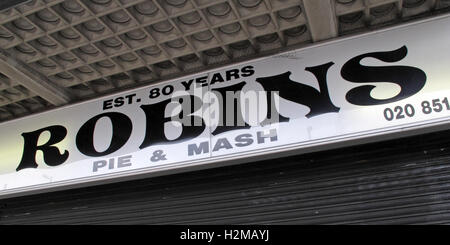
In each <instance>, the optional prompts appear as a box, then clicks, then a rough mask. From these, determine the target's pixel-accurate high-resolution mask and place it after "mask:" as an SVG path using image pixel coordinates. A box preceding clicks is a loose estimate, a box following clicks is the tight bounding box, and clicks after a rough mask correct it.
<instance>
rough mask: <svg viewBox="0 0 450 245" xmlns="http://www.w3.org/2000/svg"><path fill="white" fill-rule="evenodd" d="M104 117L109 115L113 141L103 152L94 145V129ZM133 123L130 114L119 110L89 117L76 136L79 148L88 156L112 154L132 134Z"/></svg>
mask: <svg viewBox="0 0 450 245" xmlns="http://www.w3.org/2000/svg"><path fill="white" fill-rule="evenodd" d="M102 117H108V118H109V119H110V120H111V124H112V138H111V143H110V145H109V147H108V149H106V150H105V151H103V152H98V151H97V150H96V149H95V147H94V131H95V125H96V124H97V121H98V120H99V119H100V118H102ZM132 130H133V124H132V122H131V120H130V118H129V117H128V116H126V115H125V114H122V113H119V112H108V113H103V114H100V115H97V116H95V117H93V118H91V119H89V120H88V121H87V122H86V123H85V124H83V126H81V128H80V130H79V131H78V133H77V136H76V145H77V148H78V150H79V151H80V152H81V153H83V154H84V155H86V156H91V157H100V156H105V155H108V154H111V153H113V152H115V151H117V150H118V149H120V148H121V147H122V146H123V145H125V143H126V142H127V141H128V139H129V138H130V136H131V131H132Z"/></svg>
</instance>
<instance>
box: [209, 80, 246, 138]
mask: <svg viewBox="0 0 450 245" xmlns="http://www.w3.org/2000/svg"><path fill="white" fill-rule="evenodd" d="M244 86H245V82H241V83H238V84H235V85H232V86H228V87H224V88H217V89H212V90H211V91H212V92H214V93H219V94H220V95H219V97H221V98H223V99H222V101H219V103H222V104H221V105H219V110H220V111H219V125H218V126H217V127H216V129H214V131H213V132H212V134H213V135H218V134H221V133H223V132H227V131H230V130H235V129H246V128H250V125H248V124H247V123H246V122H245V121H244V119H243V117H242V110H241V96H236V97H234V98H233V101H227V100H229V99H231V98H230V96H227V92H228V93H230V92H231V93H238V92H240V91H241V90H242V88H243V87H244ZM228 104H233V106H234V108H228V109H227V105H228ZM230 112H231V113H233V114H230ZM230 117H233V120H230ZM230 124H231V125H230Z"/></svg>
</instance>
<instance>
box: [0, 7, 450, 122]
mask: <svg viewBox="0 0 450 245" xmlns="http://www.w3.org/2000/svg"><path fill="white" fill-rule="evenodd" d="M449 6H450V0H215V1H213V0H31V1H28V2H27V3H24V4H21V5H18V6H16V7H14V8H10V9H7V10H3V11H2V12H0V122H1V121H5V120H10V119H13V118H17V117H21V116H23V115H27V114H31V113H34V112H38V111H42V110H45V109H48V108H52V107H54V106H60V105H64V104H69V103H73V102H76V101H80V100H85V99H88V98H93V97H96V96H98V95H100V94H102V95H103V94H107V93H113V92H115V91H119V90H123V89H126V88H131V87H136V86H141V85H145V84H149V83H154V82H157V81H159V80H163V79H166V78H169V77H175V76H180V75H185V74H187V73H190V72H195V71H200V70H205V69H208V68H209V67H211V66H212V65H220V64H224V63H230V62H233V61H235V60H236V59H245V58H250V57H254V56H255V55H259V54H263V53H270V52H275V51H279V50H285V49H289V48H292V47H301V46H302V45H306V44H309V43H311V42H316V41H321V40H325V39H330V38H335V37H337V36H341V35H345V34H347V33H354V32H358V31H365V30H367V29H375V28H377V27H379V26H385V25H391V24H395V23H398V22H402V21H405V20H407V19H409V18H414V17H422V16H427V15H432V14H435V13H438V12H445V11H447V9H448V7H449ZM324 26H325V28H324Z"/></svg>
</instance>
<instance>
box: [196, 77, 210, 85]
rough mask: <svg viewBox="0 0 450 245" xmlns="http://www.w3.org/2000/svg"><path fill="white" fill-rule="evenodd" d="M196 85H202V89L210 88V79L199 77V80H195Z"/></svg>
mask: <svg viewBox="0 0 450 245" xmlns="http://www.w3.org/2000/svg"><path fill="white" fill-rule="evenodd" d="M195 83H197V84H200V86H201V87H206V86H208V77H207V76H204V77H198V78H197V79H195Z"/></svg>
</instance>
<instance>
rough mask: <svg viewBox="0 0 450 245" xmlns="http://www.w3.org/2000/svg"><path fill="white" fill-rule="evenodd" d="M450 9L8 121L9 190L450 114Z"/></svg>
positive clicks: (2, 164)
mask: <svg viewBox="0 0 450 245" xmlns="http://www.w3.org/2000/svg"><path fill="white" fill-rule="evenodd" d="M449 33H450V18H449V17H440V18H435V19H433V20H428V21H422V22H420V23H415V24H410V25H407V26H402V27H398V28H393V29H389V30H385V31H380V32H374V33H370V34H365V35H360V36H357V37H351V38H346V39H342V40H338V41H333V42H329V43H325V44H320V45H315V46H311V47H308V48H304V49H301V50H296V51H292V52H287V53H282V54H277V55H273V56H270V57H265V58H261V59H257V60H253V61H250V62H245V63H241V64H237V65H233V66H229V67H225V68H221V69H216V70H211V71H209V72H205V73H199V74H195V75H192V76H188V77H183V78H179V79H175V80H170V81H167V82H163V83H159V84H156V85H151V86H147V87H143V88H139V89H135V90H131V91H127V92H123V93H120V94H115V95H112V96H107V97H104V98H98V99H95V100H91V101H88V102H83V103H79V104H75V105H70V106H66V107H63V108H59V109H55V110H53V111H49V112H45V113H42V114H38V115H33V116H29V117H26V118H22V119H17V120H13V121H9V122H5V123H3V124H0V195H7V194H12V193H22V192H30V191H36V190H42V189H46V190H47V189H51V188H54V187H60V186H66V187H67V186H73V185H75V184H80V183H102V181H106V180H111V179H120V178H121V177H122V178H124V177H127V178H130V177H131V178H133V176H144V175H145V174H151V173H162V172H166V173H170V172H171V171H176V170H180V169H189V168H191V167H194V166H197V167H198V166H204V167H215V166H220V163H221V162H224V161H229V160H231V159H233V160H235V159H242V158H247V157H250V156H272V157H273V156H276V155H277V154H280V153H282V152H286V151H295V150H299V149H306V148H308V147H312V146H317V145H327V144H332V143H341V142H351V141H355V142H358V141H357V140H358V139H365V138H370V137H374V136H377V137H379V136H382V135H387V134H390V133H392V132H399V131H408V130H412V129H417V128H423V127H429V126H431V125H448V123H449V119H450V103H449V99H450V98H449V97H450V69H449V67H450V46H449V45H448V44H449V43H450V35H449Z"/></svg>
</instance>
